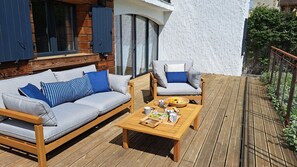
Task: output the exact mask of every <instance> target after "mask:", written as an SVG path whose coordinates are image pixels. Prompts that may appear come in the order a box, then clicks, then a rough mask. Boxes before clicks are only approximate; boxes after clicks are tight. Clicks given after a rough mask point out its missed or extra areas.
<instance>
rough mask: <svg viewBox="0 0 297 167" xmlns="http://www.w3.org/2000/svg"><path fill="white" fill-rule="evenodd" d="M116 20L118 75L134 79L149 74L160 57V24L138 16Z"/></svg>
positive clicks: (117, 18)
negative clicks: (154, 61)
mask: <svg viewBox="0 0 297 167" xmlns="http://www.w3.org/2000/svg"><path fill="white" fill-rule="evenodd" d="M114 20H115V24H114V25H115V44H116V46H115V47H116V49H115V65H116V67H115V69H116V73H117V74H120V75H128V74H129V75H132V76H133V77H136V76H139V75H141V74H145V73H147V72H148V71H149V70H151V69H152V61H153V60H157V56H158V31H159V26H158V24H156V23H155V22H153V21H152V20H149V19H148V18H145V17H142V16H138V15H120V16H115V19H114Z"/></svg>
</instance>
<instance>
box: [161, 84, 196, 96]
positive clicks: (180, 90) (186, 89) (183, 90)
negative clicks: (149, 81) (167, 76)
mask: <svg viewBox="0 0 297 167" xmlns="http://www.w3.org/2000/svg"><path fill="white" fill-rule="evenodd" d="M157 93H158V95H161V96H165V95H200V94H201V89H200V88H198V89H195V88H194V87H192V86H191V85H190V84H188V83H168V85H167V88H164V87H161V86H158V87H157Z"/></svg>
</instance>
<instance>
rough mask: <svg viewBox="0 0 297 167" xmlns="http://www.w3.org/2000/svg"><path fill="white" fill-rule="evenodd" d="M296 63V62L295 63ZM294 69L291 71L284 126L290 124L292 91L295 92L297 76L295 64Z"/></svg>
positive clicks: (296, 64) (296, 65)
mask: <svg viewBox="0 0 297 167" xmlns="http://www.w3.org/2000/svg"><path fill="white" fill-rule="evenodd" d="M295 62H296V61H295ZM295 62H294V64H295V67H294V69H293V71H292V75H293V76H292V81H291V88H290V93H289V99H288V106H287V114H286V122H285V123H286V125H289V124H290V116H291V111H292V103H293V99H294V91H295V84H296V76H297V68H296V67H297V63H295Z"/></svg>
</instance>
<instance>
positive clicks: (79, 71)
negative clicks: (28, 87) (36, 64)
mask: <svg viewBox="0 0 297 167" xmlns="http://www.w3.org/2000/svg"><path fill="white" fill-rule="evenodd" d="M94 71H97V70H96V66H95V65H94V64H93V65H88V66H84V67H79V68H73V69H70V70H64V71H55V72H54V75H55V77H56V78H57V80H58V81H59V82H63V81H69V80H72V79H75V78H80V77H82V76H83V75H84V73H87V72H94Z"/></svg>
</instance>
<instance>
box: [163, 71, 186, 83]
mask: <svg viewBox="0 0 297 167" xmlns="http://www.w3.org/2000/svg"><path fill="white" fill-rule="evenodd" d="M166 78H167V82H168V83H187V72H166Z"/></svg>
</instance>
